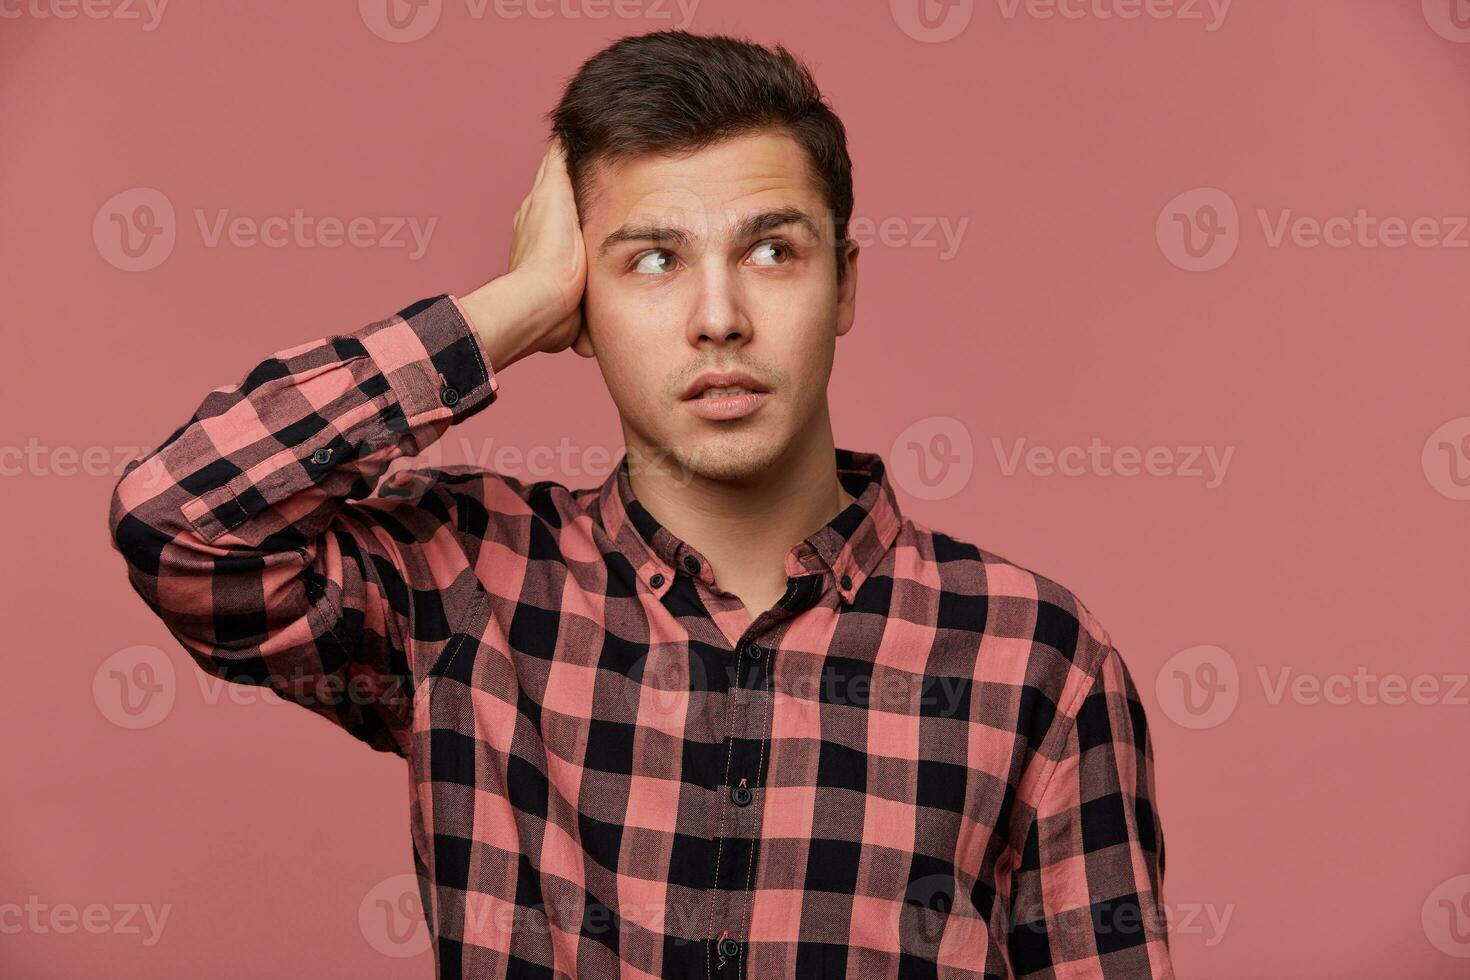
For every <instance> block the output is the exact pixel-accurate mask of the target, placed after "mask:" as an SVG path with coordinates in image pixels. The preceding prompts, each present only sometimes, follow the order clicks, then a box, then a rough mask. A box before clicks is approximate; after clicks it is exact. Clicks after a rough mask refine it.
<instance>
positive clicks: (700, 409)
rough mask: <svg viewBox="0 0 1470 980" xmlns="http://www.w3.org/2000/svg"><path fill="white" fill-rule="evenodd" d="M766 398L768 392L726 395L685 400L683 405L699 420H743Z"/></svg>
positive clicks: (768, 394)
mask: <svg viewBox="0 0 1470 980" xmlns="http://www.w3.org/2000/svg"><path fill="white" fill-rule="evenodd" d="M768 397H770V392H768V391H753V392H751V393H750V394H748V395H727V396H725V397H721V398H686V399H684V404H685V405H688V406H689V411H691V412H693V413H694V414H695V415H698V416H699V417H700V418H702V419H711V420H713V421H717V422H718V421H724V420H726V419H743V418H745V416H747V415H749V414H751V413H752V412H754V411H755V410H756V409H758V408H760V407H761V404H762V403H763V402H765V400H766V399H767V398H768Z"/></svg>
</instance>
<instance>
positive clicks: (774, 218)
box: [597, 207, 821, 256]
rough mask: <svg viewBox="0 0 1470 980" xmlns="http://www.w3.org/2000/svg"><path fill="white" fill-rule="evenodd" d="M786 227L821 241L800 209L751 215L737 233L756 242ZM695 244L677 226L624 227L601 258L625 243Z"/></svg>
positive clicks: (607, 241)
mask: <svg viewBox="0 0 1470 980" xmlns="http://www.w3.org/2000/svg"><path fill="white" fill-rule="evenodd" d="M785 225H799V226H800V227H802V228H804V229H806V231H807V232H808V233H809V234H811V235H812V236H813V237H815V238H820V237H821V232H820V231H819V230H818V229H817V223H816V222H815V221H813V220H812V218H811V215H809V214H807V213H806V212H805V211H803V210H802V209H801V208H797V207H785V208H775V209H773V210H771V211H761V212H759V213H758V214H752V215H749V216H748V217H746V218H743V219H742V220H741V222H740V224H739V226H738V227H737V228H736V229H735V236H736V237H737V238H752V237H754V236H756V235H760V234H764V233H765V232H768V231H774V230H775V229H777V228H781V227H784V226H785ZM692 240H693V238H692V236H691V235H690V234H689V232H688V231H686V230H685V229H683V228H681V227H679V226H677V225H652V224H649V225H623V227H621V228H619V229H618V230H617V231H615V232H613V233H612V234H611V235H608V236H607V237H606V238H604V239H603V240H602V245H601V247H600V248H598V250H597V254H598V256H603V255H606V254H607V252H608V250H609V249H611V248H612V247H613V246H614V245H619V244H621V243H623V242H667V243H669V244H672V245H677V246H687V245H688V244H689V243H690V241H692Z"/></svg>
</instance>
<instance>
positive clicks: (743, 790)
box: [730, 786, 751, 955]
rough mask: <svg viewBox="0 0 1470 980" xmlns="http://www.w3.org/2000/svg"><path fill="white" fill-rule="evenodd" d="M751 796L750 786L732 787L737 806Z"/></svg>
mask: <svg viewBox="0 0 1470 980" xmlns="http://www.w3.org/2000/svg"><path fill="white" fill-rule="evenodd" d="M750 797H751V792H750V787H749V786H732V787H730V799H731V800H732V801H734V803H735V805H736V806H745V805H746V804H747V803H749V802H750ZM732 955H733V954H732Z"/></svg>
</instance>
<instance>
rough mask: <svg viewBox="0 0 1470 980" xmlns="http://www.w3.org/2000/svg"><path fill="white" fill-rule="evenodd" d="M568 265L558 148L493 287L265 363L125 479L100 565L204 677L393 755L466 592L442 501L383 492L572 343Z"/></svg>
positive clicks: (572, 223)
mask: <svg viewBox="0 0 1470 980" xmlns="http://www.w3.org/2000/svg"><path fill="white" fill-rule="evenodd" d="M582 249H583V246H582V241H581V234H580V229H579V227H578V223H577V220H576V211H575V205H574V204H572V197H571V188H570V185H569V184H568V183H567V182H566V177H565V169H564V163H563V162H562V159H561V155H560V152H559V148H557V147H553V148H552V151H551V152H549V153H548V154H547V157H546V158H545V159H543V161H542V166H541V170H540V172H538V174H537V177H536V182H535V185H534V186H533V188H532V189H531V191H530V193H529V194H527V196H526V200H525V202H524V203H523V204H522V206H521V209H520V212H519V213H518V214H517V216H516V222H515V237H514V239H513V248H512V257H511V269H510V271H509V272H508V273H507V274H506V275H504V276H501V277H499V278H498V279H495V280H494V281H492V282H490V283H488V284H486V285H485V286H482V287H481V288H479V289H477V290H475V291H473V292H472V293H469V294H467V295H466V296H464V297H453V296H449V295H440V296H436V297H432V298H429V299H425V300H422V301H420V302H417V303H414V304H413V305H411V306H409V307H407V308H405V309H403V310H400V311H398V312H397V313H395V314H393V315H391V316H388V317H386V318H384V319H381V320H377V321H374V322H372V323H369V324H366V325H364V326H360V327H357V328H356V329H351V330H345V331H341V332H336V333H331V334H328V335H326V336H321V337H319V338H318V339H315V340H310V341H307V342H305V343H302V344H299V345H297V346H295V347H292V348H289V349H286V350H281V351H277V352H275V353H274V354H272V355H271V356H269V357H267V358H265V359H264V360H262V361H261V362H260V363H258V364H256V365H255V366H254V367H253V368H252V369H251V370H249V371H248V372H247V373H246V375H245V377H244V379H243V380H241V381H240V382H239V383H237V384H234V385H231V386H228V387H224V388H218V389H215V390H214V391H212V392H210V393H209V394H208V395H206V396H205V398H204V400H203V402H202V403H201V404H200V405H199V407H198V408H197V409H196V411H195V412H194V414H193V416H192V417H191V418H190V419H189V421H187V422H186V423H184V425H182V426H180V427H179V428H178V429H177V430H176V431H175V432H174V433H173V435H171V436H170V437H169V438H168V439H167V440H166V441H165V442H164V443H163V444H162V445H161V446H159V447H157V448H156V449H154V450H152V451H150V452H147V453H144V454H142V455H141V456H139V457H137V458H135V459H133V460H131V461H130V462H129V463H128V465H127V467H126V469H125V470H124V472H123V475H122V477H121V478H120V479H119V481H118V483H117V485H116V487H115V489H114V491H113V495H112V500H111V506H110V510H109V515H108V526H109V530H110V533H111V535H112V541H113V544H114V547H115V548H116V550H117V551H119V552H120V553H121V554H122V556H123V558H124V559H125V561H126V565H127V574H128V579H129V581H130V583H131V584H132V586H133V588H134V589H135V590H136V591H137V592H138V594H139V595H140V596H141V597H142V598H143V600H144V602H146V603H147V604H148V606H149V608H151V609H152V610H153V611H154V613H156V614H157V615H158V616H159V617H160V618H161V619H162V620H163V622H164V624H165V625H166V626H167V627H168V629H169V631H170V632H171V633H172V634H173V635H174V636H175V637H176V638H177V639H178V640H179V642H180V643H181V644H182V645H183V646H184V648H185V649H186V650H187V651H188V653H189V654H190V656H191V657H193V659H194V660H195V661H196V663H198V665H199V666H200V667H201V668H203V669H205V670H207V671H209V672H211V673H213V674H215V675H217V676H220V677H223V678H225V679H228V680H231V681H237V682H241V683H249V684H258V685H267V686H269V687H270V688H271V689H273V690H274V691H275V692H276V693H277V694H279V695H280V696H281V697H283V698H285V699H286V700H289V701H293V702H295V703H297V704H300V705H302V706H304V707H307V708H309V709H311V710H312V711H315V712H317V713H318V714H320V715H322V716H324V717H326V718H328V719H329V720H331V721H332V722H333V723H335V724H337V725H339V726H341V727H342V728H344V729H346V730H347V731H348V732H350V733H351V734H352V735H353V736H354V737H356V738H358V739H360V740H362V741H364V742H366V743H368V744H369V745H371V746H373V747H374V748H375V749H378V750H380V751H386V752H395V753H397V754H400V755H403V754H406V753H407V750H408V745H409V733H410V728H411V723H412V719H411V707H412V682H413V676H414V674H413V669H412V668H413V660H412V658H413V657H414V654H415V651H417V650H418V649H421V648H422V647H423V646H424V645H426V644H433V643H435V642H436V641H440V640H443V639H445V638H447V636H448V635H449V634H450V633H452V632H453V630H454V627H455V626H456V625H457V622H458V617H459V616H460V615H461V613H462V611H463V610H462V606H463V605H464V601H465V599H466V598H467V597H468V596H469V595H470V594H471V591H472V589H473V577H472V573H469V572H468V571H467V570H465V569H463V568H460V567H459V565H460V564H462V556H463V549H462V548H461V547H460V546H459V543H458V541H457V540H456V535H457V534H458V533H459V530H458V529H459V527H460V524H459V510H460V508H461V507H462V506H463V505H464V503H465V501H464V497H463V495H462V494H461V493H459V492H457V488H456V485H455V484H454V483H453V482H451V481H446V480H410V481H406V482H405V483H404V484H402V485H395V486H392V487H382V488H380V487H379V486H378V484H379V478H380V477H381V476H382V474H383V472H384V470H385V469H386V468H387V467H388V465H389V464H390V463H391V462H392V461H393V460H394V459H396V458H398V457H399V456H405V455H406V456H414V455H417V454H418V453H420V452H422V451H423V450H424V449H425V448H426V447H428V446H429V445H430V444H431V443H432V442H433V441H434V440H436V439H438V438H440V437H441V436H443V435H444V433H445V432H446V431H447V430H448V428H449V427H450V426H451V425H454V424H457V423H459V422H462V421H464V420H465V419H467V418H469V417H470V416H472V415H474V414H476V413H477V412H479V411H480V410H482V409H483V408H485V407H486V406H487V405H489V404H490V403H492V402H493V401H494V400H495V397H496V392H497V389H498V387H499V379H498V377H497V374H498V373H499V372H501V371H503V370H504V369H505V367H507V366H509V365H510V364H513V363H514V362H515V361H517V360H519V359H520V358H522V357H525V356H527V355H529V354H531V353H534V352H537V351H547V352H553V351H558V350H562V349H565V348H566V347H567V346H570V345H571V344H572V343H573V341H574V340H576V339H577V337H578V334H579V332H580V330H581V319H580V314H579V312H578V311H579V305H580V300H581V292H582V284H583V282H584V281H585V279H584V278H583V277H584V276H585V270H584V269H583V268H579V263H581V262H582V261H583V260H582V259H581V256H582Z"/></svg>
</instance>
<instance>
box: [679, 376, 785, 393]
mask: <svg viewBox="0 0 1470 980" xmlns="http://www.w3.org/2000/svg"><path fill="white" fill-rule="evenodd" d="M735 387H740V388H748V389H749V390H751V391H765V390H766V386H765V385H763V384H761V383H760V382H759V381H757V380H755V379H754V378H752V377H751V376H750V375H748V374H746V373H745V372H744V371H707V372H705V373H704V374H701V375H700V376H699V377H697V378H695V379H694V383H693V384H692V385H690V386H689V387H688V388H687V389H686V390H685V392H684V398H685V399H686V400H687V399H690V398H698V397H699V396H700V395H702V394H704V390H705V389H706V388H735Z"/></svg>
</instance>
